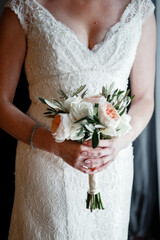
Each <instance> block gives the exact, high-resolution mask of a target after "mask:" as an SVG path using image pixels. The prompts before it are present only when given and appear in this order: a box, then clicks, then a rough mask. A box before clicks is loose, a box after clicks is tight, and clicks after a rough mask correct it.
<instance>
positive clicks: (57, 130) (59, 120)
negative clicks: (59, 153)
mask: <svg viewBox="0 0 160 240" xmlns="http://www.w3.org/2000/svg"><path fill="white" fill-rule="evenodd" d="M70 132H71V120H70V118H69V115H68V114H57V115H56V116H55V118H54V119H53V121H52V135H53V136H54V138H55V140H56V142H63V141H65V139H67V140H69V137H70Z"/></svg>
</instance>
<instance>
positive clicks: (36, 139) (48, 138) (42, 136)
mask: <svg viewBox="0 0 160 240" xmlns="http://www.w3.org/2000/svg"><path fill="white" fill-rule="evenodd" d="M33 145H34V147H35V148H38V149H41V150H44V151H47V152H50V153H54V151H55V140H54V138H53V136H52V134H51V131H50V130H48V129H47V128H45V127H43V126H40V127H38V128H37V130H36V132H35V134H34V136H33Z"/></svg>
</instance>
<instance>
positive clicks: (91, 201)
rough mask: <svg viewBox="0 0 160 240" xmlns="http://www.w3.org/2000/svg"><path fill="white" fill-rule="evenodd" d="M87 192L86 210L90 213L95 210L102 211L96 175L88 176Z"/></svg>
mask: <svg viewBox="0 0 160 240" xmlns="http://www.w3.org/2000/svg"><path fill="white" fill-rule="evenodd" d="M88 176H89V190H88V192H87V200H86V208H87V209H90V211H91V212H92V211H93V210H95V209H96V208H98V209H104V207H103V204H102V200H101V195H100V192H99V190H98V173H97V174H89V175H88Z"/></svg>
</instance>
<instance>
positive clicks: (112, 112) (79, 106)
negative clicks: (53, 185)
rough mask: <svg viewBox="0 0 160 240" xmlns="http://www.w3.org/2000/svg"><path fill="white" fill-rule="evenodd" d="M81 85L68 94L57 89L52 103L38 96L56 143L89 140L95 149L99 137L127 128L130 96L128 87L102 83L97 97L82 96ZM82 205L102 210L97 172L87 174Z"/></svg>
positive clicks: (104, 137) (121, 132) (113, 135)
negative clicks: (86, 186)
mask: <svg viewBox="0 0 160 240" xmlns="http://www.w3.org/2000/svg"><path fill="white" fill-rule="evenodd" d="M85 88H86V85H84V86H81V87H80V88H78V89H76V90H75V91H74V92H73V93H72V94H70V95H69V96H67V95H66V94H65V93H64V91H62V90H60V91H58V93H59V99H55V98H53V99H52V102H50V101H48V100H47V99H44V98H39V100H40V101H42V102H43V103H44V104H46V105H47V106H48V108H47V111H46V112H45V113H44V114H45V115H46V116H47V117H50V118H53V120H52V135H53V137H54V138H55V141H56V142H63V141H65V140H74V141H75V140H76V141H79V142H81V143H83V142H84V141H88V140H91V141H92V147H93V148H96V147H97V146H98V144H99V139H111V138H113V137H119V136H121V135H123V134H125V133H126V132H127V131H129V130H130V129H131V126H130V124H129V122H130V119H131V117H130V116H129V115H128V114H127V107H128V105H129V104H130V102H131V100H132V99H133V97H134V96H131V97H130V96H129V93H130V90H127V91H126V92H125V91H123V90H119V89H115V90H113V89H114V84H111V85H110V86H109V88H108V87H107V86H106V87H104V86H103V88H102V93H100V94H99V95H98V96H92V97H85V95H86V93H87V89H85ZM86 208H87V209H90V210H91V211H93V210H94V209H97V208H98V209H104V207H103V204H102V200H101V195H100V192H99V190H98V173H95V174H89V190H88V193H87V200H86Z"/></svg>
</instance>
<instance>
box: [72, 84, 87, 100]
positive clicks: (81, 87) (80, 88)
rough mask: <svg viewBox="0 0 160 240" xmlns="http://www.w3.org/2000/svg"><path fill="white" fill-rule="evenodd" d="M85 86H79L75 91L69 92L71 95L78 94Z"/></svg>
mask: <svg viewBox="0 0 160 240" xmlns="http://www.w3.org/2000/svg"><path fill="white" fill-rule="evenodd" d="M85 87H86V85H83V86H80V87H79V88H78V89H77V90H76V91H75V92H73V93H72V94H71V97H74V96H78V94H79V93H80V92H82V91H83V90H84V88H85Z"/></svg>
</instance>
